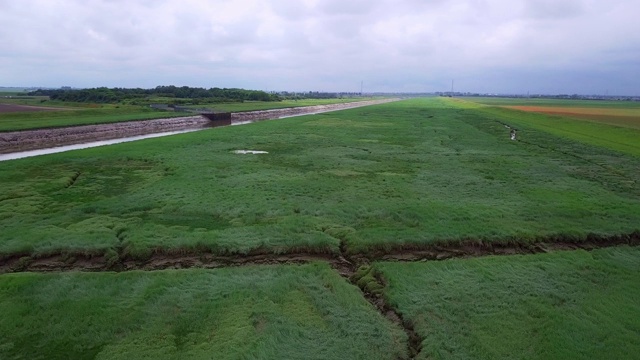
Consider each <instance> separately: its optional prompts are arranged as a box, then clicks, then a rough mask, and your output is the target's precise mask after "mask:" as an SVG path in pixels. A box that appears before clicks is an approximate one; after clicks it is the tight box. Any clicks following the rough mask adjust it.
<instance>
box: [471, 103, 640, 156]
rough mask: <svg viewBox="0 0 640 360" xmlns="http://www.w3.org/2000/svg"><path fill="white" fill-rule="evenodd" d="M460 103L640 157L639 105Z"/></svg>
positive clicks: (511, 121)
mask: <svg viewBox="0 0 640 360" xmlns="http://www.w3.org/2000/svg"><path fill="white" fill-rule="evenodd" d="M460 103H464V104H465V105H466V106H474V105H477V104H479V106H478V108H479V111H482V112H485V113H486V114H490V115H491V116H494V117H496V118H499V119H503V120H505V121H509V122H510V123H511V124H513V125H517V126H525V127H534V128H535V129H537V130H542V131H545V132H549V133H552V134H555V135H559V136H563V137H568V138H571V139H575V140H577V141H580V142H584V143H588V144H592V145H596V146H603V147H607V148H610V149H613V150H617V151H622V152H626V153H630V154H633V155H635V156H640V145H639V144H638V138H639V137H640V102H631V101H586V100H550V99H535V100H530V99H486V98H480V99H473V98H471V99H465V100H464V101H460ZM480 109H481V110H480ZM529 112H531V113H532V114H528V113H529Z"/></svg>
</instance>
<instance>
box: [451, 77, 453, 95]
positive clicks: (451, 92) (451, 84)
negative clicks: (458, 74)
mask: <svg viewBox="0 0 640 360" xmlns="http://www.w3.org/2000/svg"><path fill="white" fill-rule="evenodd" d="M451 96H453V79H451Z"/></svg>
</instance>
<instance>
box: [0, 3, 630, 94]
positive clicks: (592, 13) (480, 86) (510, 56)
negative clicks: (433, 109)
mask: <svg viewBox="0 0 640 360" xmlns="http://www.w3.org/2000/svg"><path fill="white" fill-rule="evenodd" d="M638 14H640V2H638V1H637V0H611V1H608V2H602V1H595V0H514V1H503V0H461V1H444V0H402V1H398V0H378V1H374V0H368V1H365V0H345V1H337V0H299V1H284V0H282V1H276V0H264V1H260V0H242V1H236V0H216V1H200V0H183V1H169V0H165V1H161V0H134V1H125V0H87V1H81V0H57V1H56V0H31V1H29V2H17V1H0V20H1V21H2V24H3V26H2V28H1V29H0V40H1V41H2V44H3V46H2V47H1V50H0V79H1V80H0V86H16V87H17V86H46V87H60V86H72V87H99V86H107V87H142V88H152V87H155V86H157V85H176V86H197V87H205V88H211V87H238V88H246V89H259V90H267V91H271V90H274V91H284V90H287V91H345V92H359V91H360V86H361V83H363V84H364V86H363V88H364V91H365V92H434V91H448V90H450V88H451V82H452V80H454V90H455V91H460V92H481V93H502V94H505V93H516V94H524V93H527V92H530V93H532V94H534V93H536V94H541V93H545V94H585V95H587V94H605V93H607V94H609V95H634V96H637V95H640V84H638V79H640V22H638V21H637V19H636V18H637V15H638Z"/></svg>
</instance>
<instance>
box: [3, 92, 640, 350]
mask: <svg viewBox="0 0 640 360" xmlns="http://www.w3.org/2000/svg"><path fill="white" fill-rule="evenodd" d="M125 110H126V109H125ZM125 110H123V111H125ZM80 111H85V110H79V111H78V112H80ZM87 111H90V110H87ZM96 111H99V109H98V110H96ZM520 113H522V112H520V111H515V110H509V109H500V108H497V107H491V106H481V105H479V104H476V103H470V102H466V101H458V100H456V99H446V98H429V99H413V100H406V101H401V102H395V103H389V104H384V105H377V106H370V107H364V108H358V109H352V110H346V111H340V112H332V113H325V114H320V115H313V116H303V117H296V118H288V119H281V120H278V121H265V122H258V123H254V124H250V125H244V126H233V127H221V128H215V129H208V130H203V131H200V132H194V133H188V134H181V135H175V136H171V137H165V138H156V139H147V140H142V141H138V142H132V143H124V144H119V145H113V146H108V147H101V148H92V149H86V150H79V151H72V152H67V153H59V154H52V155H46V156H40V157H34V158H25V159H20V160H12V161H5V162H0V184H1V186H2V191H0V264H2V263H3V261H7V259H8V258H9V257H12V258H13V259H16V258H18V257H21V256H33V257H39V256H45V255H47V254H62V255H63V256H61V257H60V258H62V259H66V260H68V261H75V260H76V259H77V258H80V257H79V256H74V254H87V255H94V254H95V255H105V258H106V259H107V261H110V260H117V259H118V258H129V257H132V258H135V259H149V258H150V257H151V255H152V254H153V253H155V252H166V253H172V254H174V255H175V256H180V254H185V253H186V252H189V253H190V255H191V256H196V257H198V256H201V255H202V256H204V254H202V253H204V252H211V253H214V254H220V255H230V254H233V255H234V256H237V257H242V256H243V255H245V254H248V253H251V252H265V253H285V252H292V253H297V252H299V253H306V252H316V253H331V254H335V255H338V254H340V255H343V256H345V257H347V258H349V255H361V254H363V253H368V252H371V251H381V250H382V251H385V250H386V251H392V250H398V249H400V248H402V249H404V251H412V250H413V249H419V248H420V247H425V246H429V245H433V244H458V243H460V242H465V243H468V242H475V243H516V244H522V243H529V242H533V241H536V240H546V241H551V242H553V241H554V240H560V241H567V242H580V241H583V240H585V239H587V237H589V236H592V235H594V234H595V235H600V236H609V235H621V234H622V235H624V234H629V233H631V232H634V231H639V230H640V225H639V224H640V184H638V182H637V179H639V178H640V154H636V153H635V152H634V151H632V150H627V148H626V147H624V146H625V145H621V144H627V145H628V144H631V143H632V142H633V140H634V139H635V141H636V142H637V140H638V139H639V138H638V135H635V133H633V132H631V133H629V134H631V135H628V134H627V133H623V132H619V131H618V130H617V127H614V126H610V125H605V124H598V125H599V126H602V127H601V128H600V130H599V131H600V134H599V135H598V133H597V132H595V131H594V130H593V129H592V128H590V125H589V124H590V123H588V122H584V121H576V122H571V121H570V120H566V121H567V122H568V123H567V124H569V125H566V126H568V127H569V129H574V130H576V129H580V128H581V125H580V124H582V128H583V129H582V130H580V131H587V132H589V133H590V134H592V135H593V136H595V137H596V140H597V141H596V140H587V138H583V137H579V136H576V135H572V133H571V132H569V131H567V130H566V128H563V126H564V125H562V123H561V122H558V120H557V119H555V118H554V119H552V121H554V123H548V124H547V125H546V126H541V125H540V124H541V123H544V122H545V121H551V120H548V119H547V117H546V115H539V114H534V113H523V114H526V116H522V115H521V114H520ZM96 116H98V115H96ZM563 121H564V120H563ZM572 121H574V120H572ZM503 123H508V124H510V125H512V126H516V127H517V128H518V129H519V133H518V138H519V141H511V140H509V129H507V128H505V126H504V124H503ZM558 124H560V125H558ZM563 129H564V130H563ZM584 129H587V130H584ZM627 136H630V137H627ZM603 139H604V140H603ZM242 149H249V150H262V151H267V152H268V154H261V155H239V154H235V153H234V150H242ZM307 257H310V256H307ZM318 258H319V257H318ZM83 259H86V257H85V258H83ZM109 259H110V260H109ZM351 259H352V260H353V259H356V257H353V258H351ZM22 260H23V259H20V260H18V261H17V262H18V263H19V264H21V263H22V262H21V261H22ZM66 260H64V261H66ZM353 261H356V260H353ZM356 265H364V267H363V268H361V270H360V272H363V271H364V270H362V269H365V270H366V269H370V267H368V265H366V264H356ZM372 269H373V270H374V271H372V272H370V273H368V276H366V277H363V278H358V277H356V276H354V277H352V278H350V281H353V282H354V283H355V284H357V285H358V286H360V287H363V288H365V289H366V290H373V291H371V292H372V293H374V294H375V293H379V294H382V296H383V298H384V299H385V300H386V304H387V305H390V306H391V307H392V308H393V309H394V310H395V312H397V313H400V314H401V315H402V317H403V319H404V320H406V321H410V322H411V323H413V324H414V326H413V328H414V329H415V331H416V332H417V333H418V335H419V336H420V338H421V339H420V340H421V341H422V351H421V352H420V353H419V356H418V358H421V359H427V358H434V359H503V358H504V359H513V358H518V359H531V358H534V359H557V358H558V359H562V358H567V359H569V358H570V359H574V358H584V359H587V358H602V359H610V358H615V359H633V358H635V357H636V355H637V354H638V352H639V350H640V342H638V340H637V339H638V338H639V335H640V322H639V321H638V319H640V306H639V305H638V302H637V300H636V299H637V298H638V296H639V295H640V282H638V280H637V279H638V275H639V274H640V249H639V248H637V247H635V248H629V247H615V248H608V249H600V250H594V251H592V252H585V251H582V250H580V251H567V252H557V253H548V254H540V255H518V256H502V257H485V258H475V259H458V260H447V261H439V262H424V263H422V262H420V263H417V262H415V263H403V262H374V263H373V264H372ZM18 271H20V270H19V269H18ZM342 271H343V269H341V273H343V274H344V272H342ZM374 273H376V274H381V275H382V276H383V277H384V279H385V281H386V284H387V285H386V286H385V287H383V286H382V285H380V284H379V283H377V282H376V279H375V277H373V276H372V274H374ZM360 275H362V274H360ZM370 286H373V287H374V288H369V287H370ZM371 296H372V298H370V301H372V302H375V295H371ZM0 314H2V316H0V334H2V336H0V359H5V358H6V359H67V358H74V359H76V358H77V359H118V358H132V359H134V358H135V359H137V358H149V359H163V358H167V359H179V358H196V359H197V358H212V357H215V358H222V359H225V358H234V359H235V358H243V359H244V358H246V359H253V358H260V359H269V358H273V359H283V358H291V359H294V358H300V359H355V358H363V359H403V358H407V357H408V355H409V354H410V350H409V349H408V347H407V341H408V339H409V336H408V335H407V332H405V331H404V330H406V329H404V330H403V329H402V328H401V327H400V325H398V323H395V322H392V321H389V318H393V316H390V315H389V313H388V312H386V314H385V315H386V316H389V318H385V317H383V316H382V314H381V312H379V311H376V308H375V307H374V306H373V305H371V304H370V303H369V302H368V301H367V300H366V298H365V297H364V296H363V294H362V292H361V291H360V290H358V289H357V288H356V287H355V286H353V285H350V284H349V283H348V282H347V280H346V279H345V278H342V277H341V276H340V275H338V272H337V271H335V270H332V269H331V268H330V267H329V265H328V264H326V263H319V262H314V263H311V264H307V265H273V266H255V265H245V266H244V267H242V268H224V269H216V270H205V269H188V270H165V271H148V272H142V271H126V272H121V273H112V272H101V273H86V272H85V273H83V272H65V273H28V272H23V273H15V274H8V273H5V274H0Z"/></svg>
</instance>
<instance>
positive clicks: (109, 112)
mask: <svg viewBox="0 0 640 360" xmlns="http://www.w3.org/2000/svg"><path fill="white" fill-rule="evenodd" d="M43 106H48V105H43ZM191 115H193V114H190V113H184V112H182V113H180V112H169V111H160V110H153V109H145V108H140V107H131V106H123V107H119V108H115V107H113V106H111V107H105V108H96V109H87V108H72V109H70V108H64V109H61V110H53V111H35V112H14V113H4V114H0V131H17V130H30V129H42V128H55V127H65V126H76V125H93V124H107V123H114V122H123V121H132V120H149V119H158V118H169V117H176V116H191Z"/></svg>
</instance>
